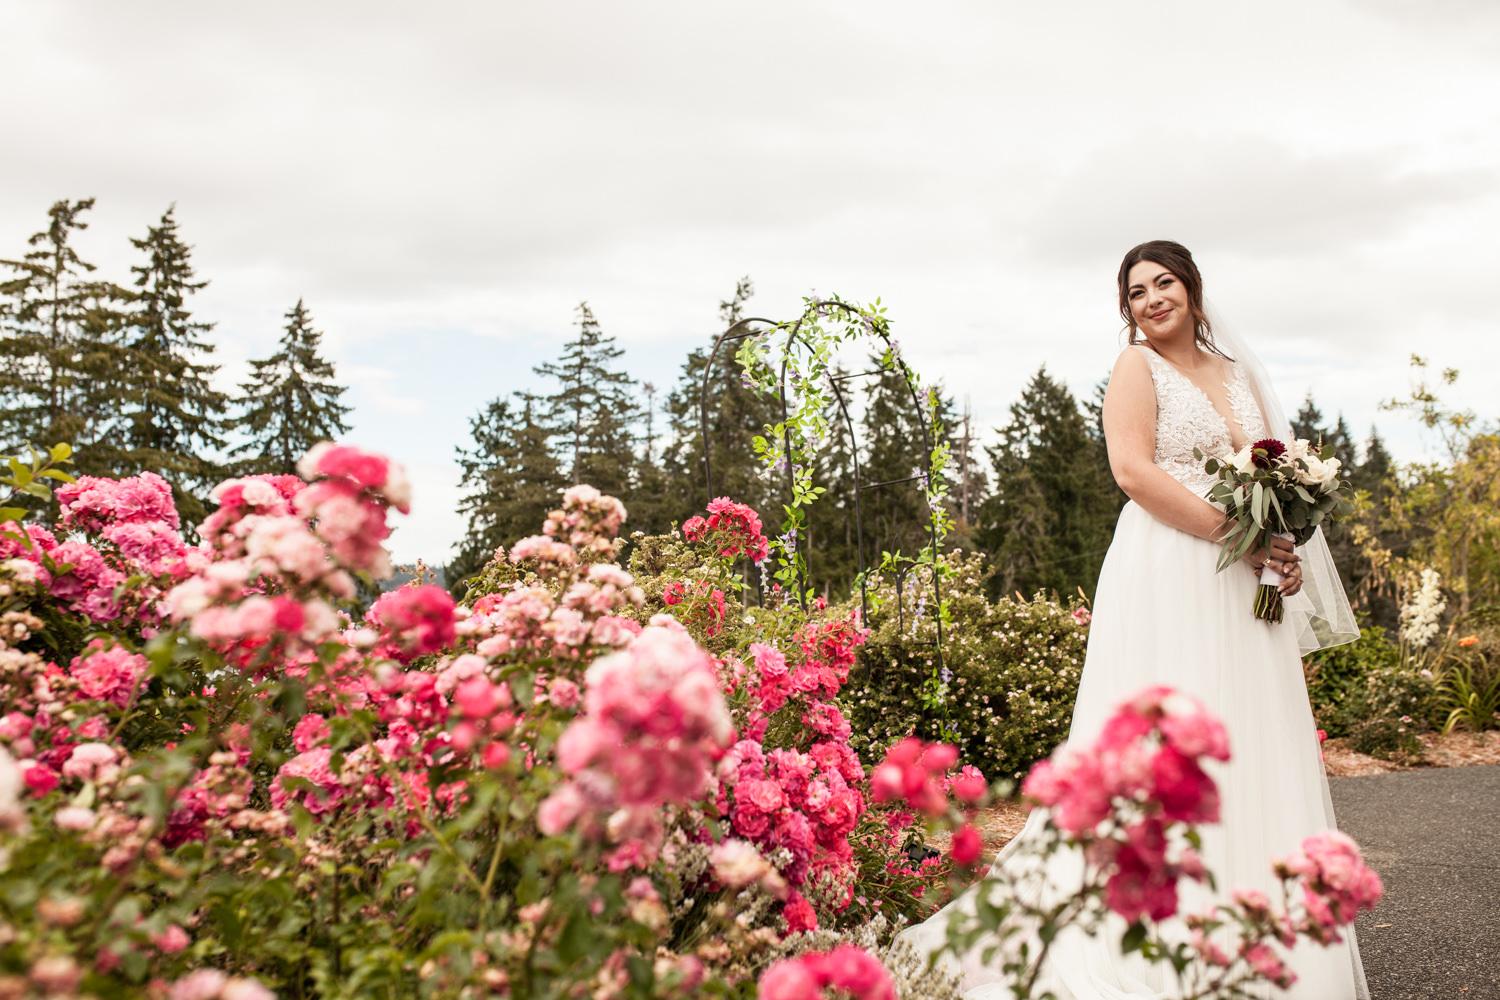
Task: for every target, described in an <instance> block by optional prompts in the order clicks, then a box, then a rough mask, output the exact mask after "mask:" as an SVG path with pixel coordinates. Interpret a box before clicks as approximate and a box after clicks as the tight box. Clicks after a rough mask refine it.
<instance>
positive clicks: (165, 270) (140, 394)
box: [119, 208, 228, 524]
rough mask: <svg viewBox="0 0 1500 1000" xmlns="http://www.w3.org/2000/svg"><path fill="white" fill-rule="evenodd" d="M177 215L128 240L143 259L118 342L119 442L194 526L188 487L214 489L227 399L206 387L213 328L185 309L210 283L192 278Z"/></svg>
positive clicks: (194, 501)
mask: <svg viewBox="0 0 1500 1000" xmlns="http://www.w3.org/2000/svg"><path fill="white" fill-rule="evenodd" d="M174 211H175V208H168V209H167V211H166V213H165V214H163V215H162V217H161V222H160V223H158V224H157V225H155V226H152V227H150V228H149V229H148V230H147V233H146V236H145V238H144V239H132V240H131V241H130V242H131V244H132V245H134V246H135V248H136V249H138V250H140V251H142V252H143V253H144V254H145V256H146V260H145V262H144V263H142V264H137V265H135V266H134V267H132V268H131V271H132V272H134V274H135V276H136V277H135V289H136V291H135V293H134V299H133V302H132V306H131V309H130V312H129V314H128V316H127V318H126V322H125V326H124V335H125V336H124V342H123V345H122V346H123V354H124V361H125V366H124V368H123V370H122V371H121V373H120V376H121V379H120V388H121V391H120V393H119V401H120V418H121V423H122V427H121V435H120V445H121V447H122V448H123V449H124V455H123V464H124V465H125V466H126V468H127V469H128V470H129V471H139V470H150V471H152V472H156V473H158V474H160V475H162V476H163V477H164V478H165V479H167V481H169V482H170V483H172V484H173V488H174V489H175V490H176V491H177V492H178V506H179V509H180V510H181V511H182V514H183V519H184V521H186V522H187V523H190V524H191V523H196V522H197V521H199V520H201V519H202V516H203V514H204V512H205V505H204V502H203V500H202V499H200V498H199V497H196V496H193V495H192V494H191V493H190V492H189V489H191V488H196V489H198V490H200V491H201V490H204V489H206V488H207V487H210V486H212V485H213V484H214V481H216V480H217V478H218V477H219V474H220V472H221V469H220V468H219V467H218V466H217V465H216V464H215V462H214V461H213V459H212V457H211V455H212V453H214V452H218V451H220V450H221V449H222V448H223V447H224V439H223V437H222V430H223V419H224V418H223V414H224V412H225V409H226V406H227V404H228V397H227V396H226V395H225V394H224V393H221V392H219V391H217V390H216V389H214V388H213V385H212V384H211V380H212V378H213V375H214V373H215V372H216V371H218V365H215V364H211V363H209V361H208V360H207V359H208V358H209V357H210V356H211V355H212V354H213V350H214V348H213V344H212V343H211V342H210V341H209V340H208V339H207V335H208V332H209V331H210V330H212V329H213V324H212V323H205V322H202V321H200V320H196V319H194V318H193V315H192V311H191V310H190V309H189V307H188V298H189V297H190V296H191V295H193V294H194V293H196V292H198V291H200V290H201V289H202V288H204V287H205V286H206V285H207V284H208V282H207V281H199V280H195V278H194V272H193V265H192V259H191V248H190V247H189V246H188V245H187V244H186V243H184V242H183V241H182V238H181V236H180V235H179V234H178V231H177V219H176V217H175V215H174Z"/></svg>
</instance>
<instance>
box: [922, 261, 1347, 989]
mask: <svg viewBox="0 0 1500 1000" xmlns="http://www.w3.org/2000/svg"><path fill="white" fill-rule="evenodd" d="M1118 283H1119V297H1120V315H1121V317H1122V318H1123V319H1124V320H1125V323H1126V325H1127V326H1128V328H1129V331H1130V344H1129V346H1127V347H1126V348H1125V349H1124V350H1123V351H1121V352H1120V356H1119V359H1118V360H1117V361H1116V363H1115V367H1114V371H1113V373H1112V374H1111V376H1110V381H1109V388H1108V391H1107V392H1106V394H1105V397H1104V434H1105V439H1106V442H1107V444H1108V448H1109V462H1110V469H1111V471H1112V472H1113V474H1114V477H1115V481H1116V482H1117V483H1119V485H1120V488H1121V489H1122V490H1124V491H1125V493H1126V494H1128V495H1129V497H1130V501H1129V502H1128V503H1126V504H1125V507H1124V509H1123V510H1122V511H1121V512H1120V518H1119V522H1118V523H1117V525H1116V526H1115V534H1114V539H1113V541H1112V542H1111V543H1110V547H1109V552H1108V554H1107V555H1106V556H1105V560H1104V565H1103V568H1102V570H1101V571H1100V575H1099V585H1098V588H1097V591H1096V594H1095V600H1094V608H1093V622H1092V624H1091V626H1090V629H1089V641H1088V652H1087V655H1086V657H1085V660H1084V667H1083V674H1082V678H1081V680H1080V682H1079V688H1078V700H1077V703H1076V705H1075V707H1074V710H1073V721H1072V726H1071V729H1070V731H1069V737H1068V738H1069V741H1075V740H1076V741H1080V742H1082V743H1085V744H1086V743H1088V742H1091V741H1092V740H1093V738H1094V737H1095V736H1096V735H1097V734H1098V732H1099V730H1100V728H1101V727H1102V726H1103V724H1104V721H1105V720H1106V718H1107V717H1108V716H1109V715H1110V713H1111V712H1112V710H1113V709H1114V707H1115V706H1116V705H1117V704H1118V703H1119V702H1120V701H1122V700H1124V699H1125V698H1126V697H1128V696H1130V695H1132V694H1134V693H1135V692H1137V691H1139V690H1140V689H1142V688H1145V687H1148V686H1150V685H1153V684H1168V685H1171V686H1172V687H1175V688H1177V689H1178V690H1181V691H1184V692H1187V693H1188V694H1191V695H1193V696H1195V697H1196V698H1198V699H1199V700H1200V701H1202V702H1203V703H1204V705H1205V706H1207V708H1208V709H1209V710H1210V711H1212V712H1213V713H1214V714H1215V715H1217V716H1218V717H1219V718H1220V719H1222V720H1223V722H1224V725H1225V727H1226V729H1227V730H1228V733H1229V745H1230V752H1231V754H1232V757H1231V759H1230V761H1229V762H1228V763H1225V764H1219V763H1218V762H1210V763H1211V764H1212V765H1213V766H1211V767H1210V768H1209V772H1210V774H1211V775H1212V777H1213V778H1214V780H1215V782H1216V783H1217V784H1218V786H1219V792H1220V795H1221V822H1220V823H1218V824H1209V825H1205V826H1203V827H1201V828H1200V829H1201V832H1202V834H1203V849H1202V856H1203V859H1204V862H1205V864H1206V866H1207V867H1208V869H1209V870H1210V871H1211V872H1213V873H1214V875H1215V876H1216V878H1217V880H1218V887H1219V890H1220V892H1221V893H1222V897H1224V898H1227V895H1228V893H1229V891H1230V890H1231V889H1235V888H1242V887H1243V888H1259V889H1261V890H1263V891H1266V892H1268V893H1270V892H1272V890H1274V889H1276V888H1277V887H1278V885H1279V883H1278V882H1277V881H1276V880H1275V878H1274V876H1273V875H1272V874H1271V861H1272V859H1273V858H1276V857H1280V856H1285V855H1289V854H1291V853H1292V852H1293V851H1294V850H1295V849H1296V848H1297V846H1298V844H1299V843H1300V842H1301V841H1302V839H1303V838H1304V837H1306V836H1308V835H1309V834H1312V833H1315V832H1318V831H1320V830H1326V829H1332V828H1334V827H1335V826H1336V823H1335V821H1334V815H1333V804H1332V801H1331V799H1330V798H1329V794H1328V779H1327V777H1326V775H1325V774H1324V771H1323V764H1322V758H1321V755H1320V753H1319V749H1318V741H1317V735H1316V729H1315V725H1314V722H1313V717H1312V711H1311V708H1310V706H1309V704H1308V700H1307V690H1306V686H1305V684H1304V681H1303V676H1302V663H1301V654H1302V653H1303V652H1305V651H1308V650H1311V649H1316V648H1318V647H1320V646H1328V645H1334V644H1337V643H1341V642H1348V641H1351V640H1352V639H1354V638H1356V637H1357V636H1358V630H1357V628H1356V627H1355V625H1354V620H1353V615H1352V613H1351V612H1350V610H1349V605H1348V601H1347V600H1346V599H1345V597H1344V593H1343V589H1342V587H1341V585H1340V584H1339V582H1338V576H1337V574H1336V572H1335V571H1334V569H1333V565H1332V562H1331V561H1330V560H1329V558H1328V547H1327V544H1326V543H1325V542H1324V541H1323V538H1322V536H1321V534H1318V535H1315V536H1314V537H1313V539H1312V540H1311V541H1310V542H1309V543H1308V544H1307V545H1305V546H1302V547H1301V549H1300V550H1293V548H1292V546H1291V544H1290V543H1289V542H1283V541H1280V540H1278V541H1277V542H1276V543H1275V544H1274V546H1273V547H1272V549H1271V550H1270V551H1269V552H1266V551H1261V552H1253V553H1251V554H1250V555H1249V556H1247V557H1246V560H1245V563H1246V565H1245V566H1240V567H1236V566H1230V567H1227V568H1226V569H1225V570H1224V571H1223V572H1222V573H1220V572H1216V571H1215V565H1216V562H1217V560H1218V557H1219V551H1220V547H1219V545H1218V544H1217V542H1216V541H1215V539H1216V538H1218V537H1219V536H1220V535H1221V534H1222V532H1223V529H1224V510H1223V508H1221V507H1219V506H1216V505H1215V504H1213V503H1210V502H1209V501H1207V500H1205V499H1204V498H1203V496H1204V494H1205V493H1206V492H1207V489H1208V487H1209V486H1210V483H1211V480H1210V477H1209V476H1208V475H1207V474H1206V473H1205V472H1204V471H1203V462H1202V461H1200V460H1199V459H1197V458H1195V457H1194V456H1193V450H1194V448H1199V449H1201V450H1202V451H1203V452H1204V453H1205V454H1207V455H1218V456H1223V455H1228V454H1230V453H1231V452H1233V451H1237V450H1238V449H1240V448H1241V447H1243V446H1244V445H1246V444H1247V443H1250V442H1254V441H1256V440H1258V439H1260V438H1265V437H1269V436H1276V437H1282V438H1285V437H1287V436H1288V435H1289V428H1288V426H1287V423H1286V419H1285V416H1284V414H1283V411H1282V410H1281V408H1280V406H1279V404H1278V403H1277V401H1276V397H1275V395H1274V393H1273V392H1272V390H1271V387H1270V385H1269V384H1268V382H1267V381H1266V378H1265V374H1264V371H1263V369H1261V368H1260V366H1259V364H1258V363H1257V362H1256V361H1255V358H1254V356H1253V354H1252V353H1251V352H1250V351H1249V349H1248V348H1247V347H1246V346H1245V345H1244V344H1243V343H1241V342H1239V341H1238V340H1237V339H1236V338H1234V337H1233V336H1232V335H1231V334H1230V333H1229V332H1228V331H1227V330H1225V329H1223V324H1222V322H1220V323H1217V324H1216V323H1214V322H1212V320H1211V317H1210V315H1209V313H1208V311H1207V310H1206V308H1205V306H1204V302H1203V282H1202V278H1201V276H1200V274H1199V272H1198V267H1197V265H1196V264H1195V263H1194V262H1193V258H1192V255H1191V254H1190V253H1189V252H1188V250H1187V248H1185V247H1183V246H1181V245H1180V244H1177V243H1173V242H1170V241H1167V240H1157V241H1153V242H1150V243H1143V244H1141V245H1140V246H1137V247H1135V248H1134V249H1132V250H1131V251H1130V252H1129V253H1127V254H1126V255H1125V260H1124V262H1123V263H1122V264H1121V265H1120V272H1119V278H1118ZM1214 318H1215V319H1216V318H1217V317H1214ZM1267 562H1269V564H1270V566H1271V568H1273V569H1275V570H1277V571H1278V572H1280V573H1282V574H1283V577H1284V579H1283V580H1282V582H1281V584H1280V585H1279V586H1280V589H1281V592H1282V594H1283V595H1284V598H1285V609H1286V611H1285V619H1284V621H1283V623H1282V624H1279V625H1272V624H1268V623H1266V622H1263V621H1260V620H1258V619H1256V618H1255V617H1254V616H1253V614H1252V612H1251V608H1252V603H1253V598H1254V592H1255V588H1256V586H1257V582H1258V577H1259V574H1260V570H1261V566H1262V564H1264V563H1267ZM1044 822H1045V810H1044V809H1041V808H1037V809H1034V810H1032V813H1031V815H1030V816H1029V817H1028V819H1027V822H1026V826H1025V828H1024V829H1023V830H1022V831H1021V833H1020V834H1019V835H1018V836H1017V837H1016V838H1015V839H1014V840H1012V841H1011V842H1010V843H1009V844H1008V845H1006V847H1004V848H1003V849H1002V850H1001V851H1000V853H999V854H998V855H997V857H996V858H995V861H994V865H993V867H992V868H991V871H992V872H995V873H1001V872H1004V871H1006V870H1007V866H1010V871H1011V874H1017V873H1019V872H1021V871H1023V870H1024V869H1025V868H1026V866H1027V865H1028V862H1029V860H1030V859H1029V856H1028V855H1027V854H1026V852H1025V851H1024V849H1023V846H1024V845H1025V844H1026V843H1027V842H1028V840H1029V839H1030V838H1031V837H1033V836H1034V835H1036V834H1037V833H1039V832H1040V829H1041V827H1042V825H1043V823H1044ZM1069 855H1072V856H1071V857H1070V856H1069ZM1076 855H1077V852H1076V850H1075V851H1065V852H1061V853H1059V854H1056V855H1053V857H1052V858H1051V859H1050V860H1049V862H1048V863H1047V867H1046V870H1045V872H1044V873H1042V878H1041V881H1040V882H1027V881H1026V880H1025V879H1015V880H1010V881H1013V882H1014V883H1016V884H1021V885H1030V886H1033V887H1035V888H1033V889H1023V890H1021V891H1038V890H1039V889H1040V886H1041V885H1042V884H1045V885H1047V886H1051V887H1055V888H1056V889H1057V890H1058V891H1062V890H1063V889H1065V888H1066V885H1067V883H1068V882H1069V880H1072V881H1073V884H1074V885H1076V884H1077V879H1078V878H1080V877H1081V860H1080V859H1078V858H1077V856H1076ZM976 890H977V887H971V888H970V889H968V890H966V891H965V892H964V893H963V894H962V895H960V896H959V897H958V898H957V899H955V900H954V901H953V902H951V903H949V904H948V905H947V906H946V907H944V908H943V909H942V910H939V911H938V912H937V913H935V914H933V915H932V916H931V917H929V918H928V919H927V920H926V921H924V922H922V923H920V924H917V925H915V926H913V927H909V928H907V929H906V930H904V931H903V932H902V933H901V935H900V940H901V941H903V942H906V943H908V944H910V945H912V946H913V947H914V948H916V949H917V951H918V952H919V953H920V954H923V955H925V954H928V953H931V952H934V951H937V950H938V949H939V948H940V947H941V946H942V944H943V942H944V940H945V938H946V934H947V925H948V921H949V920H950V919H951V918H952V917H953V916H955V914H956V913H957V912H958V911H960V910H962V911H965V912H967V913H972V912H973V911H974V907H975V893H976ZM1182 891H1183V902H1184V908H1185V909H1186V908H1188V907H1192V908H1193V909H1201V908H1205V906H1204V904H1207V903H1210V902H1212V900H1213V898H1214V897H1213V896H1212V894H1211V893H1210V891H1209V890H1208V889H1207V887H1206V886H1198V885H1196V884H1193V883H1184V884H1183V886H1182ZM1273 898H1277V897H1276V896H1273ZM1195 904H1196V905H1195ZM1124 929H1125V924H1124V921H1123V920H1122V919H1121V918H1119V917H1117V916H1115V915H1114V914H1111V915H1110V916H1109V918H1108V922H1106V923H1105V924H1104V926H1103V927H1102V929H1100V930H1099V931H1098V932H1097V933H1096V934H1093V935H1089V934H1086V933H1084V932H1083V931H1082V929H1080V928H1076V927H1075V928H1070V929H1068V930H1065V931H1064V932H1063V933H1061V934H1060V935H1059V936H1058V937H1057V938H1056V940H1055V941H1054V942H1053V944H1052V947H1051V949H1050V950H1049V952H1048V955H1047V959H1046V967H1045V968H1043V970H1042V974H1041V976H1040V977H1039V981H1038V985H1037V990H1036V995H1038V996H1040V995H1043V994H1044V992H1045V991H1046V990H1049V989H1050V990H1051V991H1052V992H1053V993H1054V994H1055V995H1056V996H1057V997H1058V998H1059V1000H1125V998H1133V997H1171V996H1175V995H1176V987H1177V980H1176V975H1175V973H1174V972H1173V971H1172V969H1171V966H1170V965H1169V964H1167V963H1159V964H1151V963H1148V962H1146V961H1145V960H1144V959H1143V958H1142V957H1141V956H1140V955H1139V954H1138V953H1132V954H1131V955H1128V956H1125V955H1121V954H1120V948H1119V942H1120V936H1121V934H1122V933H1123V931H1124ZM1160 930H1161V933H1162V934H1163V936H1167V937H1172V938H1173V939H1175V940H1182V939H1184V938H1185V936H1186V934H1185V931H1184V930H1183V929H1182V928H1181V924H1180V921H1176V920H1172V921H1167V922H1165V923H1164V924H1162V925H1160ZM1343 935H1344V941H1343V942H1342V943H1341V944H1337V945H1333V946H1331V947H1328V948H1323V947H1320V946H1318V945H1316V944H1313V943H1311V942H1299V943H1298V945H1297V947H1296V948H1295V949H1294V950H1293V951H1292V953H1291V954H1290V955H1289V956H1287V964H1288V966H1289V967H1290V968H1291V969H1292V971H1293V972H1295V973H1296V975H1297V981H1296V983H1295V984H1294V985H1293V986H1292V987H1291V989H1290V990H1288V991H1287V992H1286V993H1284V994H1283V993H1281V992H1279V991H1278V992H1276V993H1275V995H1276V996H1290V997H1298V998H1306V1000H1356V998H1357V1000H1366V998H1368V996H1369V992H1368V989H1367V987H1366V985H1365V976H1364V970H1363V967H1362V966H1361V964H1360V959H1359V949H1358V946H1357V944H1356V942H1355V937H1354V929H1353V927H1349V928H1347V929H1345V930H1344V932H1343ZM983 950H984V949H983V945H982V944H981V945H980V946H978V947H976V948H974V949H973V950H971V951H970V952H969V953H967V954H966V955H965V956H963V957H962V958H961V959H956V958H954V957H953V956H951V955H948V954H945V955H944V956H943V958H942V962H943V964H944V966H945V967H946V968H947V969H948V970H949V971H950V972H953V973H955V974H956V975H958V976H959V977H960V979H961V981H962V984H963V987H964V990H965V993H964V996H965V997H966V998H969V1000H980V998H984V1000H989V998H1001V997H1008V996H1009V992H1008V991H1007V989H1006V988H1005V986H1004V985H1003V984H1002V983H1001V982H1000V980H1001V978H1002V976H1001V974H1000V972H999V971H998V962H996V963H994V964H992V965H987V964H986V963H985V962H984V961H983V960H982V958H981V957H980V953H981V952H982V951H983Z"/></svg>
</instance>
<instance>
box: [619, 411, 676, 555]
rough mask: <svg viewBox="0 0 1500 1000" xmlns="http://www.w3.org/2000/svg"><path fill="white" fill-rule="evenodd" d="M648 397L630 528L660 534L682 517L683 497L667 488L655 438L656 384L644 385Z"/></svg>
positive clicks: (634, 477)
mask: <svg viewBox="0 0 1500 1000" xmlns="http://www.w3.org/2000/svg"><path fill="white" fill-rule="evenodd" d="M641 390H642V392H643V393H644V394H645V396H646V405H645V408H644V409H643V410H642V411H641V412H642V417H643V423H644V434H643V435H642V437H641V441H640V448H639V450H638V451H637V453H636V455H635V466H634V468H633V469H632V470H631V476H630V495H631V498H632V501H633V502H632V504H631V506H630V526H631V531H632V533H633V532H636V531H641V532H645V533H646V534H648V535H659V534H664V533H665V532H667V531H670V530H671V528H672V522H673V520H679V521H680V520H682V519H683V515H682V513H681V512H680V510H679V508H680V507H681V505H682V497H680V496H673V495H672V494H671V492H670V490H669V487H668V481H667V473H666V470H665V469H664V468H663V467H662V463H661V459H660V457H659V456H660V449H659V448H658V447H657V443H656V439H657V434H656V411H657V402H656V386H654V385H653V384H651V383H650V382H647V383H645V384H643V385H642V386H641Z"/></svg>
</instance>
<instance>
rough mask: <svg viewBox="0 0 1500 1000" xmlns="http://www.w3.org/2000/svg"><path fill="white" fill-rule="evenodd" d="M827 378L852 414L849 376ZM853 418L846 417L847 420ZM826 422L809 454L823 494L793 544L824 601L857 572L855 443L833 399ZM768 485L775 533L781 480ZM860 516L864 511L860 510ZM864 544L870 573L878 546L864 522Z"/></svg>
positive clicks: (844, 589) (835, 373)
mask: <svg viewBox="0 0 1500 1000" xmlns="http://www.w3.org/2000/svg"><path fill="white" fill-rule="evenodd" d="M829 375H830V376H832V378H833V379H834V384H836V385H838V386H839V387H840V392H841V393H843V395H844V399H845V403H846V404H847V405H848V406H849V407H850V408H851V410H856V409H857V407H856V403H857V400H854V399H851V398H850V397H851V396H852V386H853V385H854V384H855V383H854V381H853V380H851V379H850V378H849V373H848V372H847V371H845V370H844V369H843V368H842V367H840V366H837V365H835V366H834V367H833V368H832V369H830V371H829ZM853 415H854V414H853V413H852V412H851V414H850V416H851V417H852V416H853ZM826 418H827V424H828V438H827V439H826V440H825V441H824V442H823V443H822V445H821V446H820V447H819V448H817V449H816V451H815V452H814V454H813V467H812V479H813V483H814V484H816V485H818V486H822V487H824V488H825V489H826V491H827V492H825V493H824V494H823V495H822V496H821V497H820V498H819V499H818V501H817V503H815V504H813V505H812V506H811V507H809V508H808V509H807V520H806V523H805V524H804V525H803V537H801V538H799V539H797V545H798V546H799V547H800V548H801V550H802V552H803V555H805V556H806V557H807V572H808V585H809V586H811V587H812V588H813V589H814V590H816V591H817V592H819V593H821V594H824V595H826V596H827V597H829V598H840V597H843V596H845V595H846V594H848V592H849V584H850V581H852V580H853V579H854V576H855V574H856V573H858V572H859V552H858V550H857V545H858V542H859V532H858V525H859V519H858V517H857V515H856V512H855V507H854V504H855V498H856V495H857V492H856V483H855V476H854V458H855V449H856V448H857V447H858V442H856V441H854V440H852V439H851V437H850V429H849V427H848V426H847V425H846V424H845V422H844V417H843V413H842V412H841V411H840V410H839V408H838V405H837V401H836V400H834V401H831V402H830V404H829V409H828V412H827V414H826ZM854 433H855V434H858V433H859V424H855V426H854ZM860 474H861V477H862V478H861V482H863V483H869V482H871V479H870V473H869V470H868V469H864V468H861V470H860ZM767 485H768V486H774V487H775V488H776V490H777V492H776V498H775V499H774V500H768V501H767V506H766V509H767V510H768V511H769V512H771V514H772V520H771V523H770V524H769V525H768V528H770V529H772V533H774V529H775V527H776V525H777V524H778V523H779V522H780V517H779V513H780V510H781V508H780V506H779V505H780V504H781V503H782V502H784V501H783V498H784V497H785V495H786V494H785V489H786V484H785V480H783V479H781V478H780V477H776V480H775V482H774V483H772V482H768V483H767ZM870 493H871V491H869V490H865V491H864V492H863V494H862V495H860V499H861V501H863V502H864V503H868V501H869V497H870ZM861 512H862V513H863V512H864V510H863V508H862V511H861ZM864 543H865V551H864V559H865V568H866V569H870V570H873V569H875V568H876V567H877V566H879V564H880V547H879V546H878V545H877V544H875V543H874V542H873V541H872V531H871V528H870V522H869V521H866V522H865V535H864Z"/></svg>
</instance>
